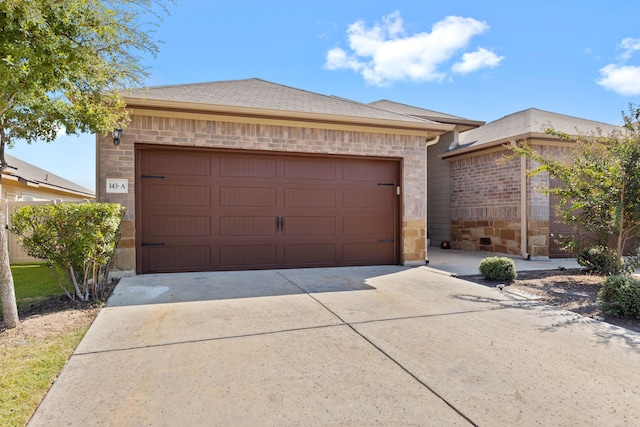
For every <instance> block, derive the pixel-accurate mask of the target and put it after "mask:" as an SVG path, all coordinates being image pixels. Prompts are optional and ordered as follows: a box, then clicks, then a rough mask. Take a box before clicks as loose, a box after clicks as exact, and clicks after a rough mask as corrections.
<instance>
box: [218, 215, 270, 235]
mask: <svg viewBox="0 0 640 427" xmlns="http://www.w3.org/2000/svg"><path fill="white" fill-rule="evenodd" d="M275 234H276V218H275V216H273V215H271V216H264V217H260V216H223V217H220V235H221V236H274V235H275Z"/></svg>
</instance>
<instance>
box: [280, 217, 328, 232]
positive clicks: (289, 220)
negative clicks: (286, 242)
mask: <svg viewBox="0 0 640 427" xmlns="http://www.w3.org/2000/svg"><path fill="white" fill-rule="evenodd" d="M282 228H283V231H284V234H285V235H287V236H335V234H336V217H335V216H287V217H283V227H282Z"/></svg>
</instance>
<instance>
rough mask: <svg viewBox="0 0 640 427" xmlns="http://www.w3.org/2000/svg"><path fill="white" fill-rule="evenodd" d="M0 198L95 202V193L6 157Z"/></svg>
mask: <svg viewBox="0 0 640 427" xmlns="http://www.w3.org/2000/svg"><path fill="white" fill-rule="evenodd" d="M5 159H6V161H7V164H8V166H7V168H6V169H5V170H4V171H3V172H2V185H1V190H2V191H1V198H2V199H6V200H10V201H22V202H25V201H46V200H60V201H82V200H94V199H95V193H94V192H93V191H91V190H89V189H88V188H84V187H82V186H81V185H78V184H76V183H74V182H71V181H69V180H67V179H64V178H62V177H60V176H58V175H55V174H53V173H51V172H48V171H46V170H44V169H41V168H39V167H37V166H34V165H32V164H30V163H27V162H24V161H22V160H20V159H18V158H16V157H13V156H10V155H8V154H5Z"/></svg>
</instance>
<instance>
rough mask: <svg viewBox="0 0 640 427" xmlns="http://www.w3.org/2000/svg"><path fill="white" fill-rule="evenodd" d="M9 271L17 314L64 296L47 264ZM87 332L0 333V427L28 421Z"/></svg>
mask: <svg viewBox="0 0 640 427" xmlns="http://www.w3.org/2000/svg"><path fill="white" fill-rule="evenodd" d="M11 271H12V273H13V280H14V285H15V290H16V300H17V303H18V313H19V314H21V310H24V309H26V308H28V307H32V306H33V305H34V304H36V305H37V304H38V303H39V302H43V301H46V300H47V299H48V298H51V297H59V296H60V295H64V292H63V291H62V289H61V288H60V286H59V285H58V282H57V281H56V279H55V277H54V275H53V273H52V272H51V270H50V269H49V267H47V266H46V264H42V263H29V264H16V265H12V266H11ZM20 317H21V319H20V320H21V322H23V321H24V320H23V318H22V316H20ZM18 328H20V325H19V326H18ZM87 329H88V326H86V325H83V326H81V327H72V328H66V329H63V330H62V331H61V332H59V333H55V334H53V335H51V334H48V335H46V336H44V337H42V338H29V339H22V338H20V339H12V338H11V334H12V332H10V331H4V332H0V390H1V392H0V425H3V426H5V425H6V426H24V425H25V424H26V423H27V422H28V421H29V418H30V417H31V414H32V413H33V411H34V410H35V408H36V407H37V406H38V404H39V403H40V401H41V400H42V398H43V397H44V395H45V394H46V393H47V391H48V390H49V387H50V386H51V384H52V382H53V381H54V380H55V378H56V377H57V376H58V374H59V373H60V371H61V370H62V368H63V367H64V364H65V363H66V361H67V360H68V358H69V357H70V356H71V354H72V353H73V351H74V350H75V348H76V347H77V346H78V344H79V343H80V340H81V339H82V337H83V336H84V334H85V333H86V331H87ZM12 331H15V330H12ZM3 335H4V337H3Z"/></svg>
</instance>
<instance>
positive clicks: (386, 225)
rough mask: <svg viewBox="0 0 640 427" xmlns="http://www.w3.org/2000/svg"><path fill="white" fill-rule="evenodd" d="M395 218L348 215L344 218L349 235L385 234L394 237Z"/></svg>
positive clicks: (346, 231)
mask: <svg viewBox="0 0 640 427" xmlns="http://www.w3.org/2000/svg"><path fill="white" fill-rule="evenodd" d="M393 225H394V224H393V218H392V217H391V218H390V217H388V216H348V217H345V218H344V219H343V234H345V235H347V236H366V235H384V236H389V237H390V238H393V234H394V230H395V228H394V226H393Z"/></svg>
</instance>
